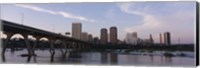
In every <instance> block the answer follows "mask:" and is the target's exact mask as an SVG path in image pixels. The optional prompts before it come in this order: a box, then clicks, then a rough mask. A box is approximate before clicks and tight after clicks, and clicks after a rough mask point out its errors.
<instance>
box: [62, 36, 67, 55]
mask: <svg viewBox="0 0 200 68" xmlns="http://www.w3.org/2000/svg"><path fill="white" fill-rule="evenodd" d="M62 48H64V51H63V49H62ZM62 48H61V53H62V57H63V58H65V57H66V54H67V45H66V42H65V40H63V41H62Z"/></svg>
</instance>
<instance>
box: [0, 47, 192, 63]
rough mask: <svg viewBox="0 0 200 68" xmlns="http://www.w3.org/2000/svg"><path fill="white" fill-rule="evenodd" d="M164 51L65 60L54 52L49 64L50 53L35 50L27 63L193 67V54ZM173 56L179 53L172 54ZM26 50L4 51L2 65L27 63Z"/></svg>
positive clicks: (70, 55) (86, 55) (81, 54)
mask: <svg viewBox="0 0 200 68" xmlns="http://www.w3.org/2000/svg"><path fill="white" fill-rule="evenodd" d="M162 52H164V51H155V52H152V53H147V52H142V53H140V52H129V53H123V52H117V51H116V52H92V51H90V52H74V53H67V56H66V59H63V58H62V57H61V52H60V51H59V50H56V53H55V56H54V62H50V52H49V51H48V50H36V51H35V53H36V54H37V56H36V57H35V59H33V58H32V59H31V61H30V62H29V63H31V64H32V63H34V64H49V63H53V64H89V65H91V64H95V65H102V64H103V65H131V66H133V65H150V66H184V67H185V66H195V56H194V53H193V52H181V53H184V54H185V55H186V56H182V57H181V56H173V57H169V56H168V57H167V56H164V55H162ZM172 53H173V54H176V53H179V52H172ZM21 54H27V50H26V49H23V50H21V51H14V52H11V51H10V50H9V49H7V50H6V53H5V57H6V58H5V59H6V61H5V62H4V63H17V64H18V63H27V62H26V61H27V57H21V56H20V55H21ZM1 60H2V58H1V59H0V61H1Z"/></svg>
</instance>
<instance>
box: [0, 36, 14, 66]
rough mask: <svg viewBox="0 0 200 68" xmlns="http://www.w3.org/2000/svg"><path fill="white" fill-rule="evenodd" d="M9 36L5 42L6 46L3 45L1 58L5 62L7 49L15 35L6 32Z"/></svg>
mask: <svg viewBox="0 0 200 68" xmlns="http://www.w3.org/2000/svg"><path fill="white" fill-rule="evenodd" d="M4 33H5V34H6V35H7V38H6V40H5V44H3V45H2V51H1V58H2V61H3V62H5V61H6V59H5V52H6V48H7V46H8V41H9V40H10V38H11V37H12V36H13V35H14V33H10V32H4Z"/></svg>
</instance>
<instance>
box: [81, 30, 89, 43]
mask: <svg viewBox="0 0 200 68" xmlns="http://www.w3.org/2000/svg"><path fill="white" fill-rule="evenodd" d="M81 40H83V41H88V34H87V32H82V33H81Z"/></svg>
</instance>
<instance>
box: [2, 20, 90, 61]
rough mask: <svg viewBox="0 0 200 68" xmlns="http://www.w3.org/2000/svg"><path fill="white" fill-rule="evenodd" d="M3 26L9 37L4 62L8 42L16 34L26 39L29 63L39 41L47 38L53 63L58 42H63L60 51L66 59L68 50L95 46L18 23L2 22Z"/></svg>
mask: <svg viewBox="0 0 200 68" xmlns="http://www.w3.org/2000/svg"><path fill="white" fill-rule="evenodd" d="M1 25H2V31H3V33H4V34H5V35H7V38H6V39H5V42H4V43H3V45H2V49H1V50H2V51H1V52H2V53H1V54H2V59H3V61H5V51H6V48H7V46H8V42H9V40H10V39H11V37H12V36H13V35H15V34H21V35H22V36H23V38H24V42H25V45H26V48H27V51H28V59H27V62H29V61H30V60H31V57H32V56H33V57H35V56H34V54H35V53H34V50H35V48H36V45H37V43H38V41H39V40H40V39H41V38H44V37H45V38H47V39H48V41H49V43H50V48H49V52H50V54H51V59H50V60H51V61H53V57H54V54H55V48H54V46H55V45H54V43H55V41H56V40H60V41H61V47H60V48H59V49H60V50H61V52H62V55H63V57H64V58H65V57H66V53H67V49H68V48H75V49H85V48H91V47H92V46H93V44H91V43H89V42H85V41H81V40H78V39H74V38H71V37H67V36H64V35H61V34H57V33H53V32H49V31H45V30H41V29H37V28H33V27H29V26H25V25H20V24H16V23H13V22H10V21H6V20H1ZM29 35H32V36H33V37H34V38H35V39H36V40H35V42H34V44H30V42H29V41H28V36H29ZM16 46H17V45H16Z"/></svg>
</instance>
